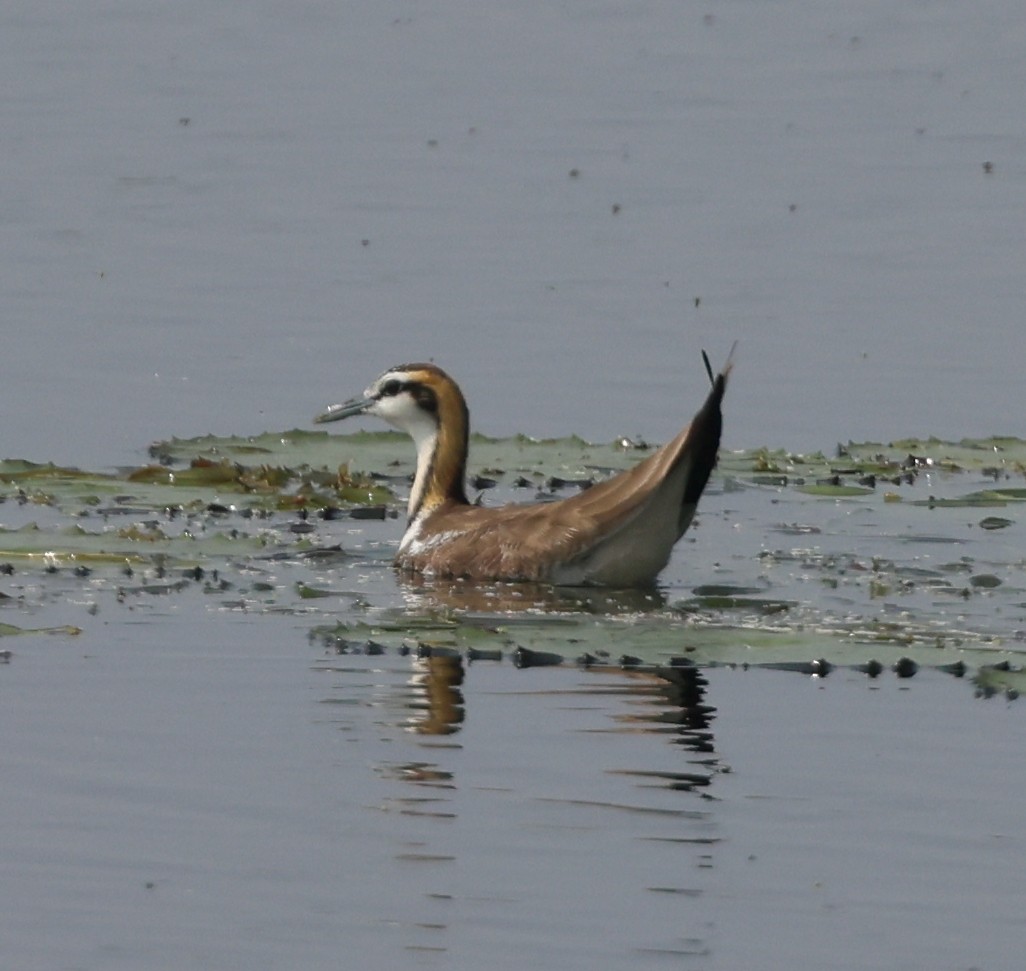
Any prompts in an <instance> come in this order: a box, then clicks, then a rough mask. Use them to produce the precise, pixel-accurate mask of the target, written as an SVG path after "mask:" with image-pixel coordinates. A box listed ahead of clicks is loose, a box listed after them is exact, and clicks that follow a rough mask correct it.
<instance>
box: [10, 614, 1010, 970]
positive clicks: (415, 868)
mask: <svg viewBox="0 0 1026 971" xmlns="http://www.w3.org/2000/svg"><path fill="white" fill-rule="evenodd" d="M123 609H124V610H125V611H126V612H127V611H129V608H128V607H125V608H123ZM105 621H106V622H105V624H104V625H103V626H100V625H97V627H96V628H95V629H93V630H90V631H86V632H85V633H84V634H83V635H82V637H81V639H80V640H78V641H75V642H70V641H67V642H53V643H48V642H42V643H39V644H38V645H36V646H34V647H33V648H31V649H28V648H23V649H20V650H19V651H18V654H17V656H16V657H15V658H14V660H13V661H12V662H11V664H10V667H9V668H8V669H7V670H5V671H3V691H4V704H3V706H2V708H0V712H2V714H0V729H2V731H3V735H4V738H5V749H4V756H3V763H4V769H3V771H4V779H5V784H4V790H3V796H2V798H0V808H2V814H3V819H4V827H3V830H2V836H0V844H2V846H3V854H2V855H3V859H4V861H5V862H4V883H5V886H6V888H7V891H6V894H5V901H6V903H5V907H4V913H3V917H2V919H0V925H2V927H3V941H4V943H3V946H2V950H3V953H4V961H5V963H6V964H9V965H10V966H12V967H19V968H26V969H33V968H59V967H67V968H180V967H203V968H210V969H221V968H239V967H249V968H256V969H264V968H285V967H297V966H298V967H304V968H322V967H323V968H328V967H338V965H339V962H340V961H342V962H343V963H349V962H350V961H355V962H356V963H359V964H362V965H387V966H391V967H444V968H472V967H481V965H482V964H483V963H487V964H488V965H489V966H491V967H498V968H517V967H524V966H525V965H526V964H531V965H535V964H539V963H541V964H555V963H559V964H560V965H561V966H562V965H565V966H567V967H572V968H576V967H581V968H584V967H592V968H595V967H598V968H617V967H623V966H624V965H625V964H626V963H631V964H632V965H636V966H641V967H661V966H663V965H664V964H665V962H666V961H667V960H668V959H669V960H674V961H677V962H683V963H685V964H686V965H687V966H691V967H698V968H710V969H712V968H721V967H722V968H736V967H755V966H758V967H762V968H771V969H773V968H781V969H783V968H824V967H829V968H853V969H854V968H860V969H864V968H916V967H922V966H923V965H924V964H926V965H928V966H931V967H946V968H968V967H1012V966H1014V960H1013V957H1012V945H1013V944H1014V942H1016V941H1017V940H1018V939H1019V937H1020V936H1021V925H1022V922H1023V919H1022V914H1021V908H1019V906H1018V903H1017V901H1018V895H1017V888H1018V886H1019V885H1020V883H1021V863H1022V859H1023V855H1022V850H1023V847H1022V835H1021V826H1020V818H1019V807H1021V805H1022V799H1023V797H1024V796H1026V791H1024V788H1023V782H1022V773H1021V772H1018V771H1016V766H1017V765H1018V759H1019V749H1020V745H1019V741H1018V740H1019V737H1020V723H1021V711H1020V710H1019V707H1018V706H1017V705H1008V704H1006V703H1003V702H999V701H996V700H995V701H992V702H988V703H984V702H977V703H972V701H971V693H970V692H969V691H968V688H967V686H966V685H965V684H964V683H962V682H960V681H957V680H954V679H951V678H949V677H946V676H942V675H939V674H932V675H931V674H925V675H923V676H922V677H920V678H919V679H918V680H913V681H910V682H901V681H899V680H898V679H896V678H895V677H894V676H893V675H885V676H883V677H882V678H881V679H880V680H879V681H875V682H874V681H870V680H868V679H867V678H865V676H862V675H855V674H852V673H839V674H837V675H836V676H833V675H832V676H831V677H830V678H828V679H826V680H823V681H820V680H817V679H811V680H810V679H808V678H804V677H800V676H797V675H792V674H783V673H779V674H778V673H769V672H759V671H749V672H744V671H741V670H724V669H720V670H715V669H714V670H711V671H708V672H706V673H705V674H704V675H702V676H700V677H699V678H697V680H696V681H695V682H694V683H693V684H692V685H691V686H690V687H687V688H685V689H684V690H682V691H680V692H678V693H676V694H674V693H672V692H669V691H668V690H667V686H666V685H662V686H660V682H658V681H655V680H653V679H651V678H643V677H642V678H638V677H629V676H626V675H608V674H598V673H592V672H580V671H574V670H572V669H536V670H527V671H514V670H513V669H512V668H511V667H509V665H508V662H507V663H503V664H495V663H488V662H482V663H477V664H474V665H471V666H470V667H469V669H466V670H464V671H463V672H462V679H461V677H460V674H461V673H460V672H459V671H457V672H456V673H455V676H454V673H453V670H452V669H448V670H446V669H441V668H438V667H435V668H433V669H432V668H428V667H427V666H425V664H424V663H422V662H415V661H412V660H411V659H408V658H399V657H397V656H394V655H390V656H385V657H382V658H367V657H337V656H332V655H329V654H325V653H324V652H323V651H322V650H321V649H320V648H317V647H315V646H312V645H304V639H303V637H302V631H303V625H302V623H301V622H300V621H298V620H297V619H296V618H278V619H275V618H273V617H270V618H269V617H260V618H247V617H246V616H245V615H242V614H238V613H235V614H231V613H214V614H211V613H209V612H208V613H206V614H204V612H202V611H189V612H185V611H183V612H182V615H180V616H175V617H168V616H161V612H160V611H158V612H157V613H156V615H151V616H149V617H136V618H135V621H134V623H133V621H132V620H131V619H125V618H119V617H116V616H112V615H108V616H107V617H106V618H105ZM172 621H173V622H172ZM1017 927H1018V928H1020V930H1018V931H1017V930H1016V928H1017ZM1016 946H1017V945H1016Z"/></svg>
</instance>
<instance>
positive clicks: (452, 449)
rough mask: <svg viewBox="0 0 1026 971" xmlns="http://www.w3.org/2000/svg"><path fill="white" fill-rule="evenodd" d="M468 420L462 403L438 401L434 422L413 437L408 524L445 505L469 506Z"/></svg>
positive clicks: (465, 408)
mask: <svg viewBox="0 0 1026 971" xmlns="http://www.w3.org/2000/svg"><path fill="white" fill-rule="evenodd" d="M469 426H470V422H469V416H468V414H467V407H466V405H465V404H464V403H463V401H462V399H459V400H454V401H445V400H444V399H443V400H440V401H439V410H438V415H437V421H436V422H433V423H432V427H431V428H430V429H429V430H425V434H423V435H417V434H414V436H413V437H414V442H415V443H416V446H417V472H416V475H415V476H414V478H413V488H412V490H411V491H410V502H409V506H408V507H407V515H408V517H409V520H410V522H412V521H413V520H414V519H416V518H417V517H418V516H423V515H425V514H427V513H429V512H431V510H433V509H436V508H437V507H438V506H440V505H442V504H443V503H445V502H454V503H458V504H461V505H468V501H467V493H466V488H465V486H464V480H465V479H466V474H467V443H468V438H469Z"/></svg>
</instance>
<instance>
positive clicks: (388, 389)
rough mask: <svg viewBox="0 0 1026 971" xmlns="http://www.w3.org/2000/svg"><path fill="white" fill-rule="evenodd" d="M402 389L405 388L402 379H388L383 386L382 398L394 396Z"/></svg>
mask: <svg viewBox="0 0 1026 971" xmlns="http://www.w3.org/2000/svg"><path fill="white" fill-rule="evenodd" d="M402 389H403V385H402V382H401V381H397V380H396V379H395V378H392V380H391V381H386V382H385V383H384V384H383V385H382V386H381V397H382V398H392V397H394V396H395V395H397V394H399V392H400V391H402Z"/></svg>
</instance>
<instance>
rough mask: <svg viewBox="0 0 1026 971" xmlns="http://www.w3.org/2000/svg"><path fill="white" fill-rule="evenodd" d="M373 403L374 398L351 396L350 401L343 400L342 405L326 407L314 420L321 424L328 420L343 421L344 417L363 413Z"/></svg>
mask: <svg viewBox="0 0 1026 971" xmlns="http://www.w3.org/2000/svg"><path fill="white" fill-rule="evenodd" d="M372 404H374V398H366V397H365V398H350V399H349V401H343V402H342V404H340V405H332V406H331V407H330V408H325V409H324V411H322V412H321V413H320V414H319V415H318V416H317V417H316V418H314V422H315V423H316V424H318V425H321V424H323V423H324V422H328V421H341V420H342V419H343V418H351V417H352V416H353V415H362V414H363V413H364V412H365V411H366V410H367V409H368V408H369V407H370V406H371V405H372Z"/></svg>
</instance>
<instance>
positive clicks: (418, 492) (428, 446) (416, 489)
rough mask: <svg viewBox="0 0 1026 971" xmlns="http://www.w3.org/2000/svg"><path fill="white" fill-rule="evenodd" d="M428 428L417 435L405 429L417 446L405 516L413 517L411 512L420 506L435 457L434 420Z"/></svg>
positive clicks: (435, 433) (436, 430)
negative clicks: (415, 466)
mask: <svg viewBox="0 0 1026 971" xmlns="http://www.w3.org/2000/svg"><path fill="white" fill-rule="evenodd" d="M424 424H425V425H427V424H430V426H431V427H430V429H429V430H426V433H425V434H423V435H418V434H416V433H415V432H414V430H413V429H410V428H407V429H406V430H407V431H408V432H409V433H410V434H411V435H412V436H413V441H414V444H415V445H416V446H417V472H416V474H415V475H414V476H413V487H412V488H411V489H410V501H409V502H408V503H407V505H406V516H407V518H408V519H410V520H412V519H413V514H414V513H415V512H416V511H417V509H418V508H419V507H420V504H421V502H422V501H423V499H424V490H425V489H427V483H428V474H429V473H430V471H431V464H432V462H433V460H434V457H435V446H436V445H437V444H438V426H437V425H435V423H434V422H430V423H427V422H425V423H424Z"/></svg>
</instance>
